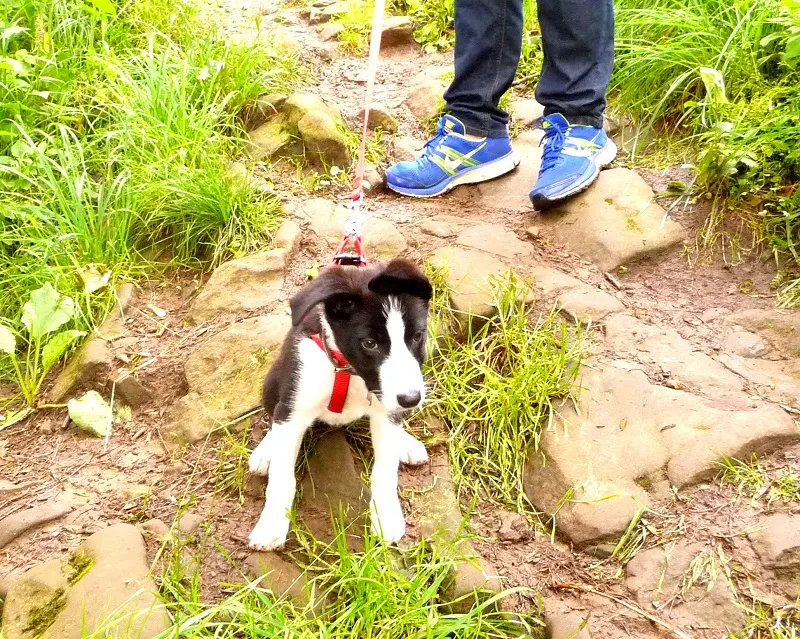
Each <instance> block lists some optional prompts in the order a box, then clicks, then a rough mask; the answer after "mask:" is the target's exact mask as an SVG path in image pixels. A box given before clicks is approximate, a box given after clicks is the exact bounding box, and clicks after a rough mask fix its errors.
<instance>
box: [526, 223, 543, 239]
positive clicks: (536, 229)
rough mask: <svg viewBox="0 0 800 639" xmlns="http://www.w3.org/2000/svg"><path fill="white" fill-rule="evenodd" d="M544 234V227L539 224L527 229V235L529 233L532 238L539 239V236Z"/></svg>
mask: <svg viewBox="0 0 800 639" xmlns="http://www.w3.org/2000/svg"><path fill="white" fill-rule="evenodd" d="M541 234H542V229H540V228H539V227H538V226H529V227H528V228H526V229H525V235H527V236H528V237H529V238H530V239H532V240H538V239H539V236H540V235H541Z"/></svg>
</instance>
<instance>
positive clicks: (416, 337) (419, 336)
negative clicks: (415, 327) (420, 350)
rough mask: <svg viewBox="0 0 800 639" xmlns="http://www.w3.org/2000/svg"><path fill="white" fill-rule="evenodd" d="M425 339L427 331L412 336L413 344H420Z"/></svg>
mask: <svg viewBox="0 0 800 639" xmlns="http://www.w3.org/2000/svg"><path fill="white" fill-rule="evenodd" d="M424 338H425V331H417V332H416V333H414V334H413V335H412V336H411V342H412V343H414V344H419V343H420V342H421V341H422V340H423V339H424Z"/></svg>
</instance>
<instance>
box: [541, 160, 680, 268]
mask: <svg viewBox="0 0 800 639" xmlns="http://www.w3.org/2000/svg"><path fill="white" fill-rule="evenodd" d="M541 221H542V224H544V225H547V226H548V227H549V228H550V231H551V233H552V236H553V239H555V240H556V241H557V242H561V243H562V244H565V245H566V246H567V247H568V248H569V250H571V251H574V252H575V253H578V254H579V255H581V256H582V257H584V258H586V259H588V260H591V261H592V262H593V263H594V264H596V265H597V266H599V267H600V268H601V269H602V270H605V271H611V270H614V269H616V268H617V267H619V266H621V265H623V264H628V263H630V262H634V261H636V260H638V259H641V258H643V257H646V256H648V255H652V254H654V253H657V252H660V251H663V250H665V249H668V248H670V247H672V246H674V245H676V244H679V243H680V242H682V241H683V239H684V238H685V237H686V233H685V231H684V229H683V227H681V225H680V224H678V223H677V222H674V221H672V220H669V219H668V218H667V217H666V213H665V211H664V209H662V208H661V207H660V206H659V205H658V204H656V203H655V194H654V193H653V191H652V189H651V188H650V187H649V186H648V185H647V183H646V182H645V181H644V180H643V179H642V178H641V177H639V176H638V175H637V174H636V173H634V172H633V171H631V170H630V169H610V170H607V171H601V172H600V176H599V177H598V179H597V182H595V184H594V185H593V186H592V187H591V188H590V189H588V190H587V191H585V192H584V193H581V194H579V195H576V196H575V197H574V198H570V199H569V200H567V201H566V202H565V203H564V204H562V205H560V206H559V207H558V208H556V209H554V210H553V211H552V212H550V211H548V212H547V214H546V215H543V216H542V218H541Z"/></svg>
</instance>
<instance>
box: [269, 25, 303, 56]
mask: <svg viewBox="0 0 800 639" xmlns="http://www.w3.org/2000/svg"><path fill="white" fill-rule="evenodd" d="M302 32H303V30H302V29H289V28H287V27H284V26H282V25H274V24H273V25H272V26H271V28H270V37H271V40H272V45H273V48H277V49H278V50H279V51H282V52H285V53H288V54H290V55H298V54H299V53H301V52H302V51H303V48H304V47H303V43H302V42H301V40H300V33H302Z"/></svg>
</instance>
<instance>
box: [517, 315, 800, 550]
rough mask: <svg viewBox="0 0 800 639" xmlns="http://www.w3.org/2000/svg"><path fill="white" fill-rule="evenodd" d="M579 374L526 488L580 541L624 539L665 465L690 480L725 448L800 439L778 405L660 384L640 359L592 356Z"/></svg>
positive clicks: (738, 452) (726, 452) (711, 471)
mask: <svg viewBox="0 0 800 639" xmlns="http://www.w3.org/2000/svg"><path fill="white" fill-rule="evenodd" d="M615 317H616V316H615ZM612 319H613V318H612ZM577 381H578V385H579V387H580V388H581V389H582V391H581V393H580V396H579V397H578V400H577V405H574V404H573V401H572V400H566V401H564V402H562V403H560V404H558V405H556V408H555V414H556V415H558V418H557V419H556V420H555V424H554V425H553V426H552V427H551V428H549V429H547V430H545V431H544V432H543V433H542V435H541V439H540V442H539V450H538V451H531V453H530V455H529V458H528V463H527V465H526V468H525V474H524V489H525V492H526V494H527V495H528V498H529V499H530V500H531V502H532V503H533V504H534V506H536V508H538V509H539V510H541V511H544V512H547V513H550V514H555V515H556V527H557V529H558V530H560V532H561V533H563V534H564V535H566V536H567V537H569V538H570V539H571V540H572V541H573V542H574V543H576V544H579V545H591V544H595V543H598V542H604V541H608V540H615V539H618V538H619V535H621V534H622V533H623V532H625V530H626V528H627V526H628V524H629V523H630V521H631V520H632V519H633V517H634V516H635V515H636V514H637V512H639V510H640V509H641V508H643V507H647V506H648V505H649V504H650V496H649V495H648V493H647V492H646V490H645V487H646V488H649V487H650V486H652V485H653V484H654V483H656V482H658V481H660V480H661V479H662V478H664V473H665V478H666V479H667V480H669V482H670V484H671V485H673V486H675V487H677V488H682V487H684V486H687V485H691V484H695V483H698V482H700V481H705V480H707V479H710V478H712V477H713V476H714V475H715V474H717V473H718V472H719V465H718V462H719V461H720V460H722V459H723V458H724V457H729V458H736V459H746V458H749V457H750V455H751V454H752V453H753V452H759V453H760V452H764V451H766V450H773V449H774V448H777V447H778V446H781V445H785V444H787V443H791V442H795V441H798V440H800V432H799V431H798V429H797V427H796V426H795V425H794V423H793V420H792V419H791V418H790V417H789V415H787V414H786V413H785V412H784V411H782V410H780V409H779V408H777V407H776V406H774V405H771V404H768V403H763V404H758V405H757V406H756V407H755V408H749V407H750V405H751V402H749V401H748V402H747V407H748V408H746V409H742V408H741V406H737V407H736V409H735V410H725V409H724V408H719V406H720V405H722V406H724V402H720V400H719V399H718V398H713V397H711V398H706V397H700V396H696V395H693V394H691V393H688V392H685V391H681V390H671V389H669V388H666V387H664V386H658V385H654V384H651V383H650V381H649V380H648V378H647V376H646V375H645V374H644V372H642V371H641V370H638V366H637V364H635V363H633V362H626V361H623V360H616V361H614V362H612V365H611V366H606V365H601V364H599V363H596V362H595V363H592V365H591V367H585V368H583V369H582V371H581V375H580V377H579V379H578V380H577ZM744 397H746V396H744ZM633 450H635V451H637V453H636V455H631V454H630V451H633ZM570 493H571V494H572V497H571V499H569V500H568V501H567V502H566V503H564V495H566V494H570Z"/></svg>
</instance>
